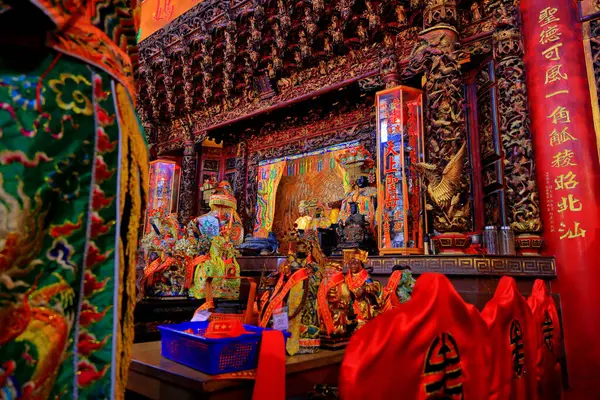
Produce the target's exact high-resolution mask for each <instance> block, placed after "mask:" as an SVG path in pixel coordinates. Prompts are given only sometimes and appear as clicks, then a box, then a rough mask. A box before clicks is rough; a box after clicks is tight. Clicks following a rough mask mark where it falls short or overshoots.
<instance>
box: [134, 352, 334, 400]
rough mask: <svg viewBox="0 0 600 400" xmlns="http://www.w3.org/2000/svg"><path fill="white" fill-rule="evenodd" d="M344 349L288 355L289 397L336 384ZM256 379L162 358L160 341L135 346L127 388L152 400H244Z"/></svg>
mask: <svg viewBox="0 0 600 400" xmlns="http://www.w3.org/2000/svg"><path fill="white" fill-rule="evenodd" d="M343 355H344V351H343V350H337V351H328V350H320V351H319V352H318V353H316V354H305V355H299V356H294V357H287V360H286V396H287V397H292V396H301V395H304V394H306V393H307V392H309V391H310V390H312V389H313V387H314V385H315V384H319V383H323V384H330V385H335V384H337V381H338V375H339V369H340V364H341V362H342V358H343ZM253 386H254V381H250V380H241V379H240V380H219V379H213V378H212V377H211V376H210V375H206V374H203V373H202V372H200V371H196V370H194V369H191V368H188V367H186V366H184V365H181V364H177V363H176V362H174V361H171V360H169V359H166V358H163V357H162V356H161V354H160V342H148V343H136V344H134V345H133V354H132V361H131V365H130V366H129V379H128V381H127V390H128V392H130V393H135V394H139V395H142V396H145V397H147V398H150V399H152V400H159V399H177V400H188V399H189V400H192V399H193V400H200V399H228V400H229V399H244V400H248V399H250V398H251V396H252V389H253Z"/></svg>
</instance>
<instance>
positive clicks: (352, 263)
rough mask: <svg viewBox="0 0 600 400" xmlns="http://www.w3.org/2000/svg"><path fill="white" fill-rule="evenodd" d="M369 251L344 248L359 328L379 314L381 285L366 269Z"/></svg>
mask: <svg viewBox="0 0 600 400" xmlns="http://www.w3.org/2000/svg"><path fill="white" fill-rule="evenodd" d="M367 257H368V252H367V251H365V250H360V249H346V250H344V264H345V265H346V266H347V267H348V273H347V274H346V278H345V282H346V284H347V285H348V289H349V290H350V292H351V296H352V311H353V313H354V314H355V318H356V322H357V329H358V328H360V327H362V326H363V325H364V324H366V323H367V322H368V321H369V320H371V319H373V318H375V317H376V316H377V315H378V314H379V311H378V309H379V306H380V302H379V296H380V291H381V285H380V284H379V282H377V281H373V280H372V279H371V277H370V276H369V271H367V270H366V269H365V266H364V263H365V261H367Z"/></svg>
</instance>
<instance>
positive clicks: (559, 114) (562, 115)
mask: <svg viewBox="0 0 600 400" xmlns="http://www.w3.org/2000/svg"><path fill="white" fill-rule="evenodd" d="M547 118H552V123H553V124H558V123H559V122H560V123H563V124H567V123H569V122H571V116H570V114H569V110H567V109H566V108H565V107H563V106H558V107H556V108H555V109H554V111H552V113H551V114H550V115H548V117H547Z"/></svg>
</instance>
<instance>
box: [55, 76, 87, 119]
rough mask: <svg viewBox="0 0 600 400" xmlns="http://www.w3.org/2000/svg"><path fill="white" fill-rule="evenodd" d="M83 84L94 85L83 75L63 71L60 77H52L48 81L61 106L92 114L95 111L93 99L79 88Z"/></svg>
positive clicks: (76, 111) (84, 113) (80, 112)
mask: <svg viewBox="0 0 600 400" xmlns="http://www.w3.org/2000/svg"><path fill="white" fill-rule="evenodd" d="M81 84H83V85H84V86H90V87H91V86H92V84H91V82H90V81H88V80H87V79H85V78H84V77H83V76H81V75H72V74H68V73H61V74H60V77H59V79H51V80H50V81H49V82H48V86H50V89H52V91H53V92H55V93H56V103H57V104H58V106H59V107H60V108H62V109H63V110H67V111H68V110H73V112H75V113H76V114H83V115H87V116H90V115H92V111H93V109H92V101H91V100H90V98H89V97H88V96H86V95H85V94H83V92H82V91H81V90H80V89H79V88H81V86H82V85H81ZM63 96H64V97H63Z"/></svg>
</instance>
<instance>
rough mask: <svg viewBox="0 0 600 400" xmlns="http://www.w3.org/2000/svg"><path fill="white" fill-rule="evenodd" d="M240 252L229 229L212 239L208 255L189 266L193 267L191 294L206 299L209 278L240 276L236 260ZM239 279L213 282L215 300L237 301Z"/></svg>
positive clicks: (196, 259)
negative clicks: (229, 234)
mask: <svg viewBox="0 0 600 400" xmlns="http://www.w3.org/2000/svg"><path fill="white" fill-rule="evenodd" d="M237 255H238V252H237V251H236V249H235V247H234V246H233V243H232V242H231V240H230V239H229V237H228V229H225V230H222V231H221V232H220V234H219V235H217V236H214V237H212V238H211V245H210V251H209V253H208V254H204V255H199V256H197V257H195V258H194V259H193V260H191V261H190V262H189V263H190V264H188V265H189V266H191V268H190V270H191V271H192V276H193V284H192V285H191V287H190V294H191V295H192V296H194V297H195V298H197V299H203V298H205V297H206V293H205V287H206V278H208V277H220V276H226V277H235V276H239V275H240V266H239V264H238V262H237V260H236V256H237ZM239 289H240V280H239V279H215V280H213V282H212V292H213V296H214V298H218V299H226V300H235V299H238V298H239Z"/></svg>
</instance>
